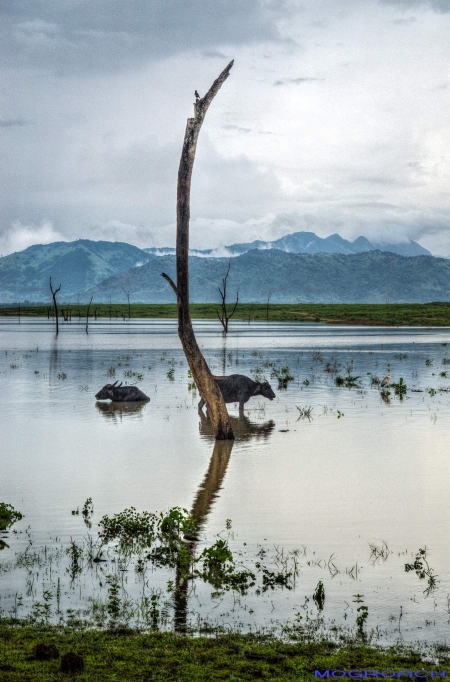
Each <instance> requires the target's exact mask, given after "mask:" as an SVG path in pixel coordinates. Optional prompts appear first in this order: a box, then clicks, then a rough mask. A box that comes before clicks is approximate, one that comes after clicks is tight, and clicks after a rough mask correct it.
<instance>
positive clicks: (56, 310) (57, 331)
mask: <svg viewBox="0 0 450 682" xmlns="http://www.w3.org/2000/svg"><path fill="white" fill-rule="evenodd" d="M60 289H61V285H59V287H58V288H57V289H55V291H53V287H52V278H51V277H50V291H51V292H52V297H53V307H54V309H55V320H56V336H58V334H59V325H58V306H57V305H56V294H57V293H58V291H59V290H60Z"/></svg>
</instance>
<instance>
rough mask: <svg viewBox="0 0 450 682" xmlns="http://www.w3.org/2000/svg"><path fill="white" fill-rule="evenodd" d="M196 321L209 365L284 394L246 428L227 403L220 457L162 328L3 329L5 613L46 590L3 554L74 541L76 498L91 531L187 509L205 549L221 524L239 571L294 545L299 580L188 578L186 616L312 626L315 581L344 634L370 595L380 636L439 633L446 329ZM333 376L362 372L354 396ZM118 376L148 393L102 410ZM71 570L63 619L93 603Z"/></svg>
mask: <svg viewBox="0 0 450 682" xmlns="http://www.w3.org/2000/svg"><path fill="white" fill-rule="evenodd" d="M195 327H196V331H197V335H198V340H199V342H200V345H201V346H202V349H203V352H204V354H205V356H206V358H207V360H208V362H209V363H210V366H211V367H212V369H213V371H214V372H215V373H220V374H224V373H227V374H231V373H242V374H247V375H249V376H251V374H250V373H251V372H253V373H255V372H256V373H257V375H259V376H262V375H264V376H266V377H267V378H269V380H270V381H271V384H272V387H273V388H274V390H275V392H276V394H277V398H276V400H274V401H273V402H269V401H266V400H263V399H258V398H252V399H251V400H250V402H249V403H247V405H246V408H247V409H246V410H245V416H244V418H241V419H239V418H238V411H237V409H234V407H233V406H230V408H231V409H230V413H231V415H232V416H233V418H234V429H235V433H236V436H237V438H236V441H235V443H234V445H233V446H232V448H229V449H228V450H227V451H226V452H225V451H222V450H221V451H220V452H219V450H217V448H216V450H215V449H214V445H215V442H214V439H213V437H212V432H211V428H210V426H209V423H208V421H207V420H206V418H204V419H200V418H199V415H198V412H197V403H198V400H199V396H198V395H197V394H196V393H195V392H194V391H193V390H192V388H191V390H189V387H188V384H189V383H190V382H191V381H192V380H191V379H189V378H188V373H187V369H188V368H187V364H186V361H185V359H184V355H183V352H182V350H181V348H180V343H179V340H178V336H177V333H176V323H175V321H161V320H156V321H155V320H145V321H144V320H136V321H132V322H110V321H109V320H108V321H102V322H100V321H98V322H96V323H92V324H91V325H90V333H89V335H86V334H85V332H84V327H83V326H82V325H81V324H80V325H77V324H75V323H72V324H71V325H69V324H66V325H63V326H62V328H61V330H60V334H59V338H58V339H57V340H55V337H54V333H53V327H52V325H51V324H50V323H49V322H47V321H46V320H42V319H32V320H22V322H21V324H20V325H19V324H18V323H17V322H16V321H11V320H1V321H0V374H1V382H2V391H1V392H0V409H1V414H2V428H1V430H0V463H1V480H0V501H4V502H8V503H11V504H13V505H14V506H15V507H16V508H17V509H19V510H20V511H21V512H22V513H23V514H24V516H25V518H24V519H23V520H22V521H20V522H18V523H17V524H15V526H14V529H15V530H16V532H12V531H10V532H9V533H6V534H5V533H4V534H3V535H2V540H3V542H5V543H7V545H8V546H7V547H5V548H4V549H3V551H2V552H1V554H0V608H2V609H3V610H4V611H9V610H10V609H11V608H12V605H13V604H14V602H15V600H16V601H17V596H18V595H22V597H23V607H22V611H21V615H22V616H24V615H26V613H27V612H28V611H29V609H30V608H32V605H33V602H36V601H39V600H40V601H41V602H42V593H43V590H44V589H49V591H51V592H52V594H54V592H55V581H56V579H57V571H56V569H54V570H53V572H52V570H50V571H48V569H45V570H44V569H42V568H40V569H39V567H38V568H35V569H30V568H29V567H28V569H25V568H23V567H22V568H20V567H19V568H17V567H16V566H15V564H14V562H15V558H16V557H17V555H18V554H19V553H20V552H23V551H24V550H25V548H26V547H27V545H28V544H29V537H31V538H32V542H33V549H36V548H40V547H44V546H46V547H47V548H48V549H49V551H50V550H51V549H52V548H53V550H56V548H58V547H61V546H64V547H66V546H67V545H68V543H69V541H70V539H71V538H72V539H73V540H75V541H76V542H82V541H83V538H84V539H85V538H86V534H87V530H88V529H87V528H86V526H85V525H84V523H83V520H82V518H81V516H79V515H78V516H77V515H72V514H71V511H72V510H76V509H77V508H80V509H81V507H82V506H83V503H84V501H85V500H86V499H87V498H88V497H91V498H92V499H93V503H94V510H95V513H94V516H93V519H92V521H93V526H92V529H91V530H90V533H91V534H92V535H93V536H95V535H96V532H97V523H98V521H99V519H100V518H101V517H102V516H103V515H104V514H113V513H116V512H120V511H122V510H123V509H125V508H126V507H130V506H134V507H136V508H137V509H138V510H140V511H141V510H144V509H146V510H150V511H161V510H164V509H167V508H169V507H172V506H181V507H185V508H187V509H189V510H190V509H191V508H192V507H193V504H194V502H195V501H196V500H197V501H196V504H197V506H198V507H201V508H202V514H203V517H202V518H203V520H204V524H203V532H202V542H201V543H200V546H199V549H200V550H201V547H202V543H203V544H205V543H207V544H211V543H212V542H214V541H215V540H216V539H217V536H218V534H219V537H223V538H226V537H227V536H228V535H229V542H230V547H231V548H232V549H233V551H234V552H235V553H236V555H238V554H239V552H242V560H243V562H244V565H250V558H251V557H254V555H255V553H256V552H257V551H259V550H260V549H261V547H263V548H264V549H265V550H267V552H268V555H272V556H273V554H274V552H275V550H274V546H276V547H278V548H279V550H281V548H284V550H285V552H287V551H289V550H294V549H299V550H300V552H299V568H300V571H299V575H298V578H297V581H296V586H295V589H294V590H276V591H274V592H271V591H268V592H266V593H263V594H261V595H260V596H259V597H255V596H254V595H253V596H252V595H250V594H249V595H248V596H246V597H241V598H240V599H239V600H237V601H236V599H235V598H233V596H231V595H222V596H220V598H219V597H216V598H215V601H213V602H212V601H211V598H210V595H211V592H212V588H211V587H210V586H208V585H205V584H203V583H202V584H197V583H198V581H197V582H196V581H192V586H191V587H190V588H189V593H188V609H189V613H190V618H191V620H195V618H199V617H208V618H209V619H210V620H213V621H216V622H225V623H227V624H229V625H233V624H241V626H242V627H243V628H244V629H248V628H249V627H255V625H256V626H268V627H270V626H273V625H274V624H276V623H279V622H283V621H286V620H291V619H292V618H293V617H294V616H295V614H296V613H301V614H302V615H303V617H304V618H306V614H309V616H310V617H315V616H317V609H316V607H315V605H314V603H313V601H312V599H311V597H312V594H313V592H314V589H315V587H316V585H317V583H318V581H319V580H322V581H323V583H324V587H325V595H326V599H325V608H324V611H323V617H324V619H325V620H326V622H327V623H328V625H330V624H331V625H332V624H333V622H334V623H336V624H337V625H344V626H353V625H354V623H355V618H356V615H357V614H356V608H357V607H358V606H359V604H360V603H364V604H365V605H367V606H368V608H369V618H368V620H367V629H368V630H370V629H376V628H378V632H379V633H380V636H381V638H382V639H383V640H384V641H386V640H389V639H390V640H392V639H395V638H396V637H398V636H399V633H400V634H401V635H402V636H403V637H404V638H405V639H406V640H418V639H421V640H427V641H433V640H437V639H439V640H442V639H447V638H448V634H449V632H450V630H449V628H450V625H449V621H450V615H449V611H450V602H449V600H448V598H449V594H450V565H449V544H450V447H449V446H450V428H449V420H450V393H447V392H446V390H439V389H450V329H449V330H447V329H441V328H440V329H423V328H420V329H419V328H416V329H411V328H406V329H405V328H368V327H349V326H343V325H339V326H329V325H327V326H325V325H321V324H308V325H306V324H288V323H284V324H277V323H273V324H262V323H261V324H258V323H252V324H251V325H248V324H247V323H238V322H236V323H233V325H232V329H231V332H230V333H229V334H228V337H227V338H226V339H224V338H223V337H222V334H221V333H220V329H219V325H218V323H217V322H215V321H211V322H209V321H206V322H201V323H200V322H199V323H197V324H196V325H195ZM447 343H448V344H449V345H448V346H447ZM447 359H448V363H449V364H447ZM286 366H287V367H289V369H290V373H291V374H292V376H293V377H294V380H293V381H292V382H290V383H289V385H288V388H287V389H286V390H278V388H277V380H276V379H275V378H274V379H270V374H271V372H272V371H273V370H274V369H277V368H278V369H280V368H282V367H286ZM329 369H338V373H339V374H340V375H343V376H345V375H346V374H347V371H350V372H351V374H353V375H358V376H360V380H359V383H360V388H353V389H346V388H340V387H339V388H338V387H336V386H335V382H334V378H335V376H336V373H333V372H330V371H327V370H329ZM447 369H448V377H449V378H447V376H446V372H447ZM172 370H173V371H172ZM369 373H370V374H369ZM388 373H391V374H392V375H393V381H398V380H399V378H400V377H402V378H403V379H404V381H405V382H406V384H407V386H408V392H407V394H406V397H405V399H404V400H403V401H400V400H399V398H398V397H397V396H395V394H394V391H393V390H392V389H391V395H390V397H388V398H387V400H388V401H389V402H384V401H383V400H382V398H381V397H380V391H379V388H378V387H377V386H372V385H371V375H377V376H378V377H380V378H383V377H384V376H385V375H386V374H388ZM111 375H114V376H113V378H112V379H111V378H110V377H111ZM140 375H142V376H140ZM116 379H118V380H121V381H123V382H124V383H137V384H138V385H139V387H140V388H141V389H142V390H144V391H145V392H146V393H147V394H148V395H149V396H150V398H151V401H150V403H148V404H145V405H140V406H137V407H135V408H133V407H131V408H130V407H128V408H127V409H124V408H123V407H120V406H118V407H117V406H115V407H113V406H111V405H110V404H108V403H101V404H99V403H96V401H95V398H94V394H95V393H96V392H97V391H98V390H99V389H100V388H101V387H102V386H103V385H104V384H106V383H108V382H109V381H114V380H116ZM411 389H414V390H411ZM430 389H431V390H430ZM309 406H311V407H312V412H311V416H312V418H311V420H308V419H306V418H305V419H302V418H300V413H299V410H298V408H303V407H309ZM199 488H200V489H201V490H203V493H201V494H200V498H199V497H198V491H199ZM202 495H203V497H202ZM227 519H231V530H230V531H227V530H226V522H227ZM26 529H28V531H27V532H26ZM27 533H28V534H27ZM383 542H385V543H386V544H387V546H388V548H389V550H390V553H389V555H388V556H387V558H385V557H380V558H379V559H378V560H374V557H373V556H372V557H371V549H370V547H369V544H374V545H377V546H378V547H381V545H382V543H383ZM244 543H246V544H244ZM420 548H426V549H427V561H428V563H429V566H430V567H431V569H432V571H433V573H434V574H435V575H437V582H436V587H435V589H432V590H431V591H429V592H427V591H425V592H424V590H426V588H427V578H425V579H423V580H420V579H419V577H418V576H417V575H416V573H415V572H414V571H411V572H409V573H406V572H405V570H404V566H405V563H407V562H413V560H414V556H415V554H416V552H417V551H418V550H419V549H420ZM330 557H332V559H331V561H330ZM246 562H247V564H246ZM61 565H62V566H63V565H64V564H63V563H62V564H61ZM108 570H109V569H108ZM105 571H106V568H104V572H105ZM64 576H65V569H64V570H63V573H62V574H61V581H62V585H61V589H62V596H61V609H62V610H64V609H67V608H81V607H83V604H84V601H85V600H86V599H87V598H88V597H89V596H92V595H93V596H96V597H98V598H99V599H100V598H104V597H105V587H104V584H103V585H99V584H98V581H96V578H95V576H93V575H92V574H91V573H89V572H86V573H85V574H84V573H83V574H82V575H81V576H80V577H79V578H78V579H77V581H76V583H75V584H69V582H68V578H67V576H66V577H64ZM168 577H170V576H168V574H167V573H164V571H162V572H161V571H159V572H158V571H153V572H152V571H150V572H149V573H148V574H147V575H146V581H147V587H148V588H149V589H161V590H163V589H165V585H166V583H167V579H168ZM172 577H173V576H172ZM66 578H67V579H66ZM97 578H98V576H97ZM122 578H123V581H124V582H123V589H124V590H126V591H127V594H129V595H130V596H133V595H134V594H137V593H139V591H140V590H141V588H142V579H141V577H140V576H137V574H136V573H135V572H134V571H133V570H131V567H129V570H128V571H127V572H126V574H125V573H124V574H123V576H122ZM64 581H65V582H64ZM100 582H102V581H100ZM103 583H104V581H103ZM355 595H362V597H360V598H361V599H363V602H356V601H355V599H359V598H356V597H355ZM213 597H214V595H213ZM52 604H53V602H52ZM52 608H53V606H52ZM401 610H402V618H401V620H400V623H399V621H398V617H399V614H400V611H401Z"/></svg>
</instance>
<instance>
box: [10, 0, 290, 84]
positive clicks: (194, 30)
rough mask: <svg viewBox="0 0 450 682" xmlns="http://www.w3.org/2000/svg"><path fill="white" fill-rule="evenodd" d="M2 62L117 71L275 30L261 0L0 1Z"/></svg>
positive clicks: (265, 35)
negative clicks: (187, 0) (208, 1)
mask: <svg viewBox="0 0 450 682" xmlns="http://www.w3.org/2000/svg"><path fill="white" fill-rule="evenodd" d="M0 17H1V22H0V23H1V26H2V29H1V33H0V45H1V47H0V49H1V53H0V54H1V56H2V61H3V64H4V66H5V65H8V66H14V67H16V68H17V67H19V66H21V67H23V68H42V69H46V70H50V71H51V72H56V73H58V74H83V73H86V72H88V73H89V72H95V71H106V72H109V71H116V70H120V69H123V68H130V67H132V66H134V65H135V64H139V63H145V62H146V61H148V60H152V59H160V58H163V57H167V56H170V55H173V54H177V53H180V52H183V51H185V50H198V49H202V48H204V49H205V50H206V54H208V48H211V49H210V50H209V56H217V57H218V56H219V55H220V52H218V51H217V50H216V49H214V48H216V46H217V45H224V44H233V45H239V44H243V43H249V42H250V43H251V42H253V41H257V40H270V39H275V38H276V37H277V30H276V28H275V24H274V22H273V21H271V20H270V15H269V13H268V12H266V11H265V10H264V8H263V6H262V5H261V4H260V2H259V1H258V0H247V1H246V2H241V1H240V0H215V1H214V3H205V2H204V1H203V0H190V1H189V2H188V3H186V2H185V0H151V1H149V0H128V1H127V2H124V1H123V0H73V1H72V2H57V3H55V2H53V1H52V0H42V2H40V3H39V4H38V5H36V3H35V2H34V0H22V2H20V3H7V2H2V3H1V4H0Z"/></svg>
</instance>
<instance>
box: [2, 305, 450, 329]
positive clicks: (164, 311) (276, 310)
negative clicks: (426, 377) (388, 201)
mask: <svg viewBox="0 0 450 682" xmlns="http://www.w3.org/2000/svg"><path fill="white" fill-rule="evenodd" d="M63 307H64V310H65V311H66V312H68V313H69V316H70V317H71V319H72V321H73V322H76V321H77V320H78V319H80V321H82V320H83V318H84V319H85V318H86V311H87V306H86V305H78V304H69V305H65V304H63ZM217 310H218V305H217V304H213V303H193V304H191V313H192V317H193V318H195V319H215V320H217V312H216V311H217ZM94 311H95V314H96V315H97V317H99V318H108V319H109V317H110V315H111V317H112V319H128V306H127V305H119V304H113V305H112V306H110V305H109V304H95V302H94V303H92V305H91V317H94ZM18 315H19V308H18V306H17V305H12V306H5V307H2V308H0V316H7V317H14V316H15V317H18ZM20 315H21V317H30V316H40V317H47V316H48V315H50V318H51V316H52V310H51V308H50V307H49V306H44V305H36V306H29V305H28V306H24V307H22V306H21V308H20ZM176 316H177V308H176V305H175V304H172V303H163V304H144V303H133V304H131V317H132V318H157V317H159V318H175V317H176ZM266 319H268V320H269V321H272V322H275V321H277V322H292V321H297V322H327V323H335V324H367V325H395V326H397V325H406V326H408V325H410V326H416V325H417V326H425V327H434V326H438V327H441V326H450V302H449V303H411V304H402V303H398V304H397V303H392V304H369V303H367V304H366V303H352V304H344V303H343V304H308V303H301V304H277V303H274V304H272V303H271V304H270V306H269V311H268V317H267V305H266V304H265V303H260V304H250V303H239V305H238V306H237V308H236V312H235V314H234V316H233V319H232V320H231V324H232V322H233V320H245V321H249V320H250V321H260V322H261V321H265V320H266Z"/></svg>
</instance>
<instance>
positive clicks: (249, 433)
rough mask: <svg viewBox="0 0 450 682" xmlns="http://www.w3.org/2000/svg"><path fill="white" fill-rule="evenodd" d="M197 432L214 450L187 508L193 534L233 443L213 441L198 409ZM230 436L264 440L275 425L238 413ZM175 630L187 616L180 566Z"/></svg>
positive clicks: (219, 484)
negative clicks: (191, 519)
mask: <svg viewBox="0 0 450 682" xmlns="http://www.w3.org/2000/svg"><path fill="white" fill-rule="evenodd" d="M199 416H200V419H201V421H200V433H201V435H202V436H206V437H208V438H209V437H210V438H211V439H213V440H214V447H213V451H212V455H211V459H210V462H209V467H208V471H207V472H206V474H205V477H204V479H203V481H202V483H201V484H200V486H199V488H198V490H197V494H196V496H195V499H194V503H193V505H192V509H191V516H193V517H194V519H195V520H196V522H197V531H200V530H201V529H202V527H203V526H204V525H205V523H206V521H207V519H208V515H209V513H210V511H211V508H212V506H213V504H214V502H215V500H216V498H217V496H218V493H219V490H220V489H221V487H222V483H223V480H224V478H225V473H226V470H227V466H228V462H229V461H230V456H231V451H232V449H233V445H234V443H235V442H236V441H234V440H215V435H214V430H213V428H212V424H211V422H210V420H209V419H208V418H207V417H206V416H205V415H204V414H203V412H202V411H201V410H199ZM230 420H231V425H232V428H233V433H234V435H235V438H236V440H249V439H250V438H268V437H269V435H270V434H271V433H272V431H273V430H274V428H275V423H274V422H273V421H272V420H270V421H267V422H265V423H264V424H255V423H254V422H251V421H250V419H249V418H248V417H246V416H245V415H243V414H241V415H240V416H239V417H230ZM189 547H190V551H191V552H193V551H194V549H195V543H194V542H193V543H192V544H191V545H190V546H189ZM175 580H176V582H175V593H174V606H175V631H176V632H179V633H183V632H186V624H187V614H188V578H187V577H186V575H185V574H183V571H182V568H181V565H180V564H178V565H177V569H176V578H175Z"/></svg>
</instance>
